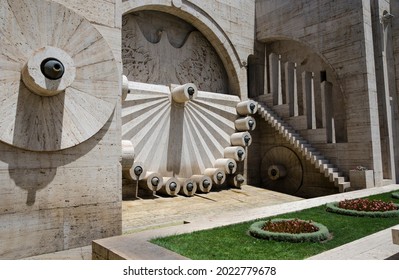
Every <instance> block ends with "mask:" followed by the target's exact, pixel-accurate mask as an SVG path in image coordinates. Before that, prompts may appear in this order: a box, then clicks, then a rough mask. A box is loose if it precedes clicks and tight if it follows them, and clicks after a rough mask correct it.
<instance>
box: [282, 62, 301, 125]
mask: <svg viewBox="0 0 399 280" xmlns="http://www.w3.org/2000/svg"><path fill="white" fill-rule="evenodd" d="M284 68H285V89H286V100H287V103H288V105H289V110H290V116H291V117H296V116H298V115H299V114H298V90H297V81H296V63H294V62H286V63H285V64H284Z"/></svg>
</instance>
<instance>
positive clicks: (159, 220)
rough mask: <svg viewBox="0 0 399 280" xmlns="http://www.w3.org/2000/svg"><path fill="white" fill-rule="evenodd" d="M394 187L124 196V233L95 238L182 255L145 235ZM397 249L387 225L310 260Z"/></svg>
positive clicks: (69, 255) (129, 248) (122, 248)
mask: <svg viewBox="0 0 399 280" xmlns="http://www.w3.org/2000/svg"><path fill="white" fill-rule="evenodd" d="M397 189H399V185H389V186H385V187H381V188H373V189H368V190H361V191H356V192H348V193H343V194H337V195H332V196H326V197H320V198H313V199H306V200H304V199H300V198H297V197H292V196H288V195H284V194H280V193H275V192H271V191H268V190H265V189H260V188H255V187H251V186H243V188H242V189H241V190H237V189H235V190H220V191H218V192H212V193H209V194H205V195H198V196H195V197H191V198H186V197H175V198H156V199H138V200H132V201H124V202H123V214H122V216H123V232H124V235H122V236H119V237H111V238H106V239H102V240H98V241H96V242H99V244H101V245H104V246H106V247H107V248H111V250H114V251H115V252H116V253H117V254H118V255H119V256H124V257H127V258H131V259H184V258H183V257H181V256H179V255H177V254H175V253H173V252H170V251H168V250H165V249H163V248H160V247H158V246H156V245H153V244H151V243H149V242H148V240H149V239H151V238H154V237H159V236H167V235H170V234H179V233H184V232H191V231H194V230H201V229H206V228H212V227H215V226H223V225H227V224H231V223H237V222H243V221H246V220H252V219H256V218H260V217H265V216H271V215H277V214H281V213H287V212H292V211H297V210H301V209H304V208H310V207H313V206H318V205H322V204H325V203H327V202H331V201H337V200H341V199H345V198H347V199H349V198H355V197H362V196H366V195H370V194H376V193H382V192H387V191H391V190H397ZM398 252H399V246H398V245H394V244H392V238H391V236H390V230H389V229H387V230H384V231H382V232H379V233H376V234H373V235H371V236H368V237H365V238H363V239H360V240H357V241H355V242H352V243H349V244H346V245H343V246H341V247H338V248H335V249H333V250H330V251H327V252H324V253H322V254H320V255H317V256H313V257H312V258H311V259H330V260H331V259H351V260H354V259H369V260H370V259H398V257H399V256H398ZM30 259H91V246H86V247H82V248H77V249H73V250H69V251H63V252H57V253H53V254H46V255H41V256H35V257H32V258H30Z"/></svg>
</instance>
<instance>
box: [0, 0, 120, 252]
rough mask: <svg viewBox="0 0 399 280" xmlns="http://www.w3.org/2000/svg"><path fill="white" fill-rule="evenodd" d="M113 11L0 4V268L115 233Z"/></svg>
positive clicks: (34, 1) (116, 26) (23, 0)
mask: <svg viewBox="0 0 399 280" xmlns="http://www.w3.org/2000/svg"><path fill="white" fill-rule="evenodd" d="M117 5H119V1H117V0H87V1H77V0H55V1H47V0H0V14H1V16H0V37H1V41H0V108H1V110H0V128H1V129H0V134H1V136H0V259H18V258H24V257H27V256H32V255H39V254H43V253H48V252H54V251H60V250H66V249H70V248H74V247H80V246H85V245H89V244H91V241H92V240H94V239H98V238H103V237H108V236H113V235H118V234H120V233H121V226H122V223H121V167H120V164H119V157H120V149H121V147H120V142H121V141H120V138H121V136H120V135H121V130H120V129H121V128H120V125H118V123H119V122H120V110H121V108H120V92H121V85H120V78H121V71H120V69H121V61H120V58H119V57H120V55H118V53H119V54H120V52H121V50H120V49H121V48H120V35H119V34H120V23H119V22H120V20H117V15H118V16H120V14H118V9H117ZM47 58H56V59H58V60H59V61H60V62H61V63H62V64H63V66H64V70H65V72H64V74H63V76H62V77H61V78H57V79H53V80H51V79H49V78H48V77H46V78H45V77H44V76H43V75H44V73H43V70H42V69H41V65H40V64H41V63H42V62H43V61H44V60H46V59H47ZM38 63H39V64H38ZM21 76H22V80H21ZM95 112H97V113H95Z"/></svg>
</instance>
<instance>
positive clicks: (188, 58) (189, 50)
mask: <svg viewBox="0 0 399 280" xmlns="http://www.w3.org/2000/svg"><path fill="white" fill-rule="evenodd" d="M122 24H123V27H122V36H123V38H122V59H123V71H124V74H125V75H126V76H127V77H128V79H129V80H130V81H135V82H142V83H151V84H161V85H170V84H185V83H195V84H196V85H197V86H198V89H199V90H201V91H211V92H219V93H228V79H227V74H226V71H225V69H224V66H223V64H222V62H221V60H220V58H219V56H218V54H217V53H216V51H215V49H214V48H213V47H212V45H211V44H210V43H209V41H208V40H207V39H206V38H205V37H204V36H203V35H202V34H201V33H200V32H199V31H197V30H196V29H195V28H194V27H193V26H191V25H190V24H188V23H186V22H184V21H182V20H180V19H178V18H176V17H174V16H172V15H168V14H165V13H161V12H150V11H142V12H138V13H132V14H128V15H125V16H124V17H123V22H122Z"/></svg>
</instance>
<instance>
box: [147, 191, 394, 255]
mask: <svg viewBox="0 0 399 280" xmlns="http://www.w3.org/2000/svg"><path fill="white" fill-rule="evenodd" d="M391 193H392V192H389V193H384V194H379V195H373V196H370V197H369V198H370V199H381V200H384V201H394V202H395V203H399V199H395V198H392V197H391ZM325 209H326V207H325V206H324V205H323V206H319V207H314V208H310V209H305V210H302V211H299V212H292V213H287V214H283V215H278V216H274V217H273V218H276V217H279V218H299V219H303V220H313V221H315V222H318V223H321V224H323V225H325V226H326V227H327V228H328V229H329V231H330V233H331V234H332V239H331V240H328V241H326V242H323V243H289V242H278V241H268V240H262V239H256V238H254V237H252V236H250V235H249V234H248V228H249V226H250V225H251V224H252V223H253V222H254V221H249V222H245V223H240V224H234V225H229V226H224V227H218V228H214V229H210V230H204V231H198V232H193V233H189V234H182V235H175V236H168V237H164V238H159V239H154V240H151V242H152V243H154V244H158V245H160V246H162V247H165V248H167V249H169V250H171V251H174V252H177V253H179V254H181V255H183V256H186V257H188V258H190V259H193V260H265V259H269V260H271V259H276V260H300V259H305V258H308V257H310V256H313V255H316V254H319V253H321V252H323V251H326V250H330V249H332V248H335V247H337V246H340V245H343V244H345V243H348V242H351V241H354V240H356V239H359V238H362V237H364V236H367V235H370V234H372V233H375V232H378V231H380V230H383V229H386V228H388V227H391V226H394V225H397V224H399V217H395V218H369V217H354V216H346V215H339V214H335V213H330V212H327V211H326V210H325ZM267 218H268V217H267ZM270 218H272V217H270ZM262 220H263V219H262Z"/></svg>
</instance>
